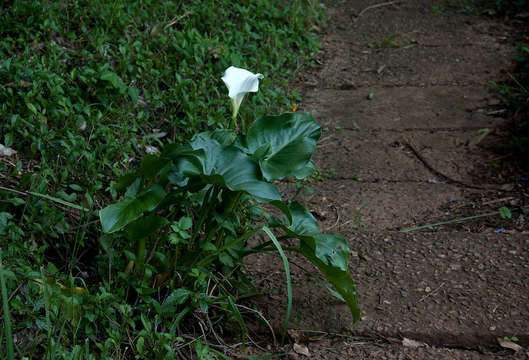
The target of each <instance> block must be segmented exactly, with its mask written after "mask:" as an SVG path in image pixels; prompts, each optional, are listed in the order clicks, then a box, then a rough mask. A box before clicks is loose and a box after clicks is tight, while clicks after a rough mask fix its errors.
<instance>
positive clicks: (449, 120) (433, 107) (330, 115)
mask: <svg viewBox="0 0 529 360" xmlns="http://www.w3.org/2000/svg"><path fill="white" fill-rule="evenodd" d="M371 92H373V94H374V96H373V98H372V99H371V100H369V99H368V95H369V94H368V91H366V90H365V89H356V90H347V91H340V90H313V91H312V92H310V93H309V94H308V95H307V97H306V103H307V104H310V105H308V106H307V107H306V109H305V110H306V111H308V112H310V113H312V115H313V116H314V118H315V119H316V121H317V122H318V123H319V124H321V125H323V126H325V127H327V128H329V129H334V128H336V127H337V126H338V127H341V128H344V129H350V130H355V129H357V128H359V129H360V130H361V131H362V130H370V129H381V130H401V131H402V130H413V129H422V130H424V129H426V128H432V131H435V129H437V128H455V129H473V130H478V129H481V128H487V127H493V126H494V125H497V124H498V123H500V122H501V120H498V118H495V117H493V116H489V115H487V110H485V109H484V107H486V104H487V98H488V97H489V95H488V90H487V89H485V88H475V87H461V86H439V87H389V88H388V87H377V86H374V87H373V88H372V89H371ZM403 105H406V106H403Z"/></svg>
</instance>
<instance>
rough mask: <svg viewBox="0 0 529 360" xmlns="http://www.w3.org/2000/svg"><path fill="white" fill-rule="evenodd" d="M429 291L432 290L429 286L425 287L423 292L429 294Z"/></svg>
mask: <svg viewBox="0 0 529 360" xmlns="http://www.w3.org/2000/svg"><path fill="white" fill-rule="evenodd" d="M430 291H432V289H431V288H430V287H429V286H427V287H425V288H424V292H427V293H429V292H430Z"/></svg>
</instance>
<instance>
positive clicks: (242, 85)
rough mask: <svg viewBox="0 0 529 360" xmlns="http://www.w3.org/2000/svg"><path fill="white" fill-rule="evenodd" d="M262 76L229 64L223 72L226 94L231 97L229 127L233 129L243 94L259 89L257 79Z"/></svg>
mask: <svg viewBox="0 0 529 360" xmlns="http://www.w3.org/2000/svg"><path fill="white" fill-rule="evenodd" d="M263 77H264V76H263V75H262V74H254V73H252V72H250V71H248V70H246V69H241V68H238V67H235V66H230V67H229V68H228V69H226V71H225V72H224V76H223V77H222V81H224V83H225V84H226V86H227V87H228V91H229V93H228V96H229V97H230V99H231V105H232V109H233V114H232V118H231V122H230V126H229V128H230V129H233V125H234V123H235V118H237V114H238V113H239V108H240V106H241V103H242V100H243V99H244V96H245V95H246V94H247V93H249V92H257V91H258V90H259V79H262V78H263Z"/></svg>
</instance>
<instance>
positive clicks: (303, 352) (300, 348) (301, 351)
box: [294, 344, 310, 356]
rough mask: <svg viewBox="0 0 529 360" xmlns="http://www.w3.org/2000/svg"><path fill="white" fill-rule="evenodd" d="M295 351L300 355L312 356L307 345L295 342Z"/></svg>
mask: <svg viewBox="0 0 529 360" xmlns="http://www.w3.org/2000/svg"><path fill="white" fill-rule="evenodd" d="M294 351H295V352H296V353H297V354H300V355H305V356H310V352H309V349H308V348H307V347H306V346H305V345H300V344H294Z"/></svg>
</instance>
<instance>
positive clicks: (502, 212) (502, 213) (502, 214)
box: [499, 206, 512, 219]
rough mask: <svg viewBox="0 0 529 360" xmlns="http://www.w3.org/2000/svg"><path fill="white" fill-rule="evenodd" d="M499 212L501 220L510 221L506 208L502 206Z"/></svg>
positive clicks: (509, 213) (509, 214)
mask: <svg viewBox="0 0 529 360" xmlns="http://www.w3.org/2000/svg"><path fill="white" fill-rule="evenodd" d="M499 212H500V217H501V218H502V219H512V213H511V209H509V208H508V207H506V206H502V207H501V208H500V210H499Z"/></svg>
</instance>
